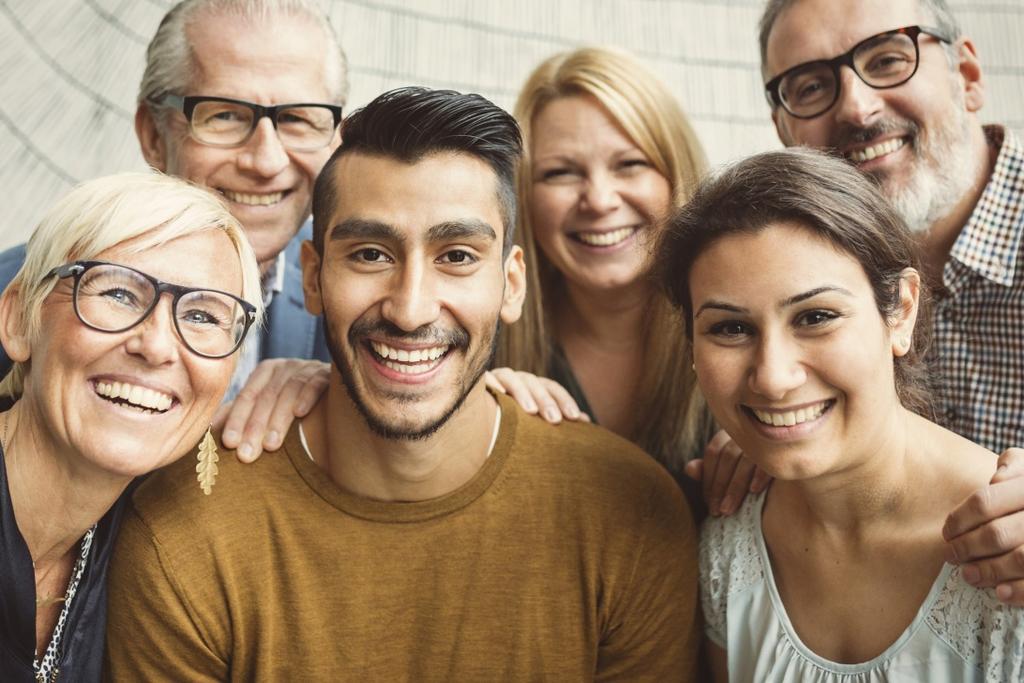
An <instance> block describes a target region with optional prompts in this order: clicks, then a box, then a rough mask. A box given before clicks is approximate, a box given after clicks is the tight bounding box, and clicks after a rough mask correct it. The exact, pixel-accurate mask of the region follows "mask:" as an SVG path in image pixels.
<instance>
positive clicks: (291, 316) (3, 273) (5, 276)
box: [0, 220, 331, 377]
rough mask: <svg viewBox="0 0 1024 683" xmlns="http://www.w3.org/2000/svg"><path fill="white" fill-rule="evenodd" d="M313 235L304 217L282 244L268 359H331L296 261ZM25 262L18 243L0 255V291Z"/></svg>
mask: <svg viewBox="0 0 1024 683" xmlns="http://www.w3.org/2000/svg"><path fill="white" fill-rule="evenodd" d="M312 237H313V224H312V221H311V220H307V221H306V223H305V224H304V225H303V226H302V229H301V230H299V232H298V234H296V235H295V237H293V238H292V241H291V242H289V243H288V246H287V247H285V261H286V263H287V265H286V266H285V271H284V287H283V289H282V291H280V292H278V293H277V294H276V295H275V296H274V300H273V301H271V302H270V308H269V309H268V310H267V320H266V323H265V325H264V327H263V329H262V334H263V344H262V349H263V354H262V357H263V359H267V358H314V359H316V360H322V361H324V362H330V360H331V356H330V353H329V352H328V351H327V342H326V339H325V338H324V331H323V321H322V319H321V318H319V317H314V316H312V315H310V314H309V313H307V312H306V307H305V304H304V303H303V294H302V264H300V263H299V248H300V246H301V245H302V242H303V241H304V240H307V239H312ZM24 261H25V245H24V244H19V245H18V246H16V247H12V248H11V249H8V250H7V251H5V252H3V253H2V254H0V291H2V290H3V289H4V288H6V287H7V285H8V283H10V281H11V280H13V279H14V276H15V275H16V274H17V272H18V269H19V268H21V264H22V263H23V262H24ZM11 365H12V363H11V359H10V358H9V357H8V356H7V352H6V351H4V350H2V349H0V377H3V376H4V375H6V374H7V372H8V371H9V370H10V369H11Z"/></svg>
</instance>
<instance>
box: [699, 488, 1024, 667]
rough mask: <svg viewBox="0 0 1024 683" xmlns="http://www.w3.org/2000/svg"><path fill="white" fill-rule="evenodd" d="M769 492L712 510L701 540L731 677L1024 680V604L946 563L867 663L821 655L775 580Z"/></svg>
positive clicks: (709, 621) (707, 590)
mask: <svg viewBox="0 0 1024 683" xmlns="http://www.w3.org/2000/svg"><path fill="white" fill-rule="evenodd" d="M764 500H765V496H764V494H761V495H757V496H754V495H750V496H747V499H746V501H745V502H744V504H743V507H742V508H740V510H739V512H737V513H736V514H735V515H733V516H732V517H709V518H708V520H707V521H706V522H705V523H704V527H703V530H702V532H701V541H700V587H701V602H702V604H703V607H704V618H705V632H706V634H707V636H708V638H710V639H711V640H712V641H713V642H714V643H716V644H717V645H719V646H721V647H723V648H724V649H725V650H726V653H727V655H728V660H729V680H730V681H732V682H734V683H735V682H741V681H758V682H759V683H760V682H761V681H766V682H768V681H785V682H786V683H789V682H790V681H802V682H804V683H832V682H834V683H883V682H885V683H903V682H906V683H919V682H920V681H929V682H930V683H943V682H946V681H1024V609H1022V608H1013V607H1007V606H1005V605H1003V604H1002V603H1000V602H999V601H998V600H997V599H996V597H995V594H994V592H993V591H992V590H981V589H977V588H974V587H972V586H971V585H970V584H968V583H967V582H966V581H964V580H963V578H962V577H961V576H960V570H959V569H958V568H954V567H953V566H951V565H948V564H947V565H945V566H944V567H943V569H942V571H941V572H940V573H939V576H938V578H937V579H936V580H935V583H934V584H933V586H932V589H931V591H930V592H929V593H928V597H927V598H926V599H925V601H924V603H923V604H922V605H921V608H920V609H919V610H918V613H917V616H916V617H915V618H914V621H913V623H911V624H910V626H909V627H907V630H906V631H904V632H903V634H902V635H901V636H900V637H899V639H897V640H896V642H894V643H893V644H892V645H890V646H889V648H888V649H887V650H886V651H885V652H883V653H882V654H880V655H878V656H877V657H875V658H874V659H872V660H871V661H868V662H864V663H862V664H839V663H836V662H831V661H828V660H827V659H824V658H822V657H819V656H818V655H816V654H815V653H814V652H812V651H811V650H810V649H808V648H807V646H806V645H804V644H803V643H802V642H801V641H800V637H799V636H798V635H797V634H796V631H795V630H794V629H793V626H792V624H791V623H790V621H789V616H788V615H787V614H786V609H785V607H784V606H783V604H782V599H781V598H780V597H779V593H778V591H777V589H776V586H775V579H774V578H773V576H772V569H771V564H770V563H769V561H768V551H767V548H766V547H765V544H764V536H763V535H762V533H761V508H762V506H763V504H764Z"/></svg>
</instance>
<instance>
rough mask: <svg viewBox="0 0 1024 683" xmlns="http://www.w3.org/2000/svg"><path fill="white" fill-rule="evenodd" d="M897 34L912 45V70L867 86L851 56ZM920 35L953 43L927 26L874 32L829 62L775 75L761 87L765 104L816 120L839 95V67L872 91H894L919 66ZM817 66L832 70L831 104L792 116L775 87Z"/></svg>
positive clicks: (794, 68)
mask: <svg viewBox="0 0 1024 683" xmlns="http://www.w3.org/2000/svg"><path fill="white" fill-rule="evenodd" d="M897 33H902V34H903V35H905V36H907V37H908V38H910V39H911V40H912V41H913V43H914V70H913V71H911V72H910V74H909V75H908V76H907V77H906V78H904V79H903V80H902V81H900V82H898V83H892V84H890V85H874V84H873V83H868V81H867V80H866V79H865V78H864V76H863V75H862V74H861V73H860V71H858V70H857V66H856V64H855V63H854V61H853V55H854V53H855V52H857V50H859V49H860V48H861V46H863V45H866V44H867V43H870V42H871V41H874V40H878V39H879V38H882V37H885V36H891V35H896V34H897ZM922 33H923V34H925V35H928V36H931V37H932V38H935V39H936V40H939V41H941V42H943V43H947V44H950V45H952V43H953V38H952V37H951V36H949V35H948V34H947V33H946V32H944V31H943V30H942V29H939V28H933V27H930V26H916V25H915V26H901V27H900V28H894V29H892V30H890V31H882V32H881V33H876V34H875V35H873V36H868V37H867V38H865V39H864V40H862V41H860V42H859V43H857V44H856V45H854V46H853V47H851V48H850V49H849V50H847V51H846V52H844V53H843V54H841V55H839V56H837V57H833V58H832V59H815V60H813V61H810V62H804V63H803V64H797V65H796V66H794V67H791V68H789V69H786V70H785V71H783V72H782V73H781V74H779V75H778V76H776V77H775V78H773V79H771V80H770V81H768V82H767V83H765V84H764V89H765V96H766V97H767V98H768V104H769V105H771V106H772V108H775V107H782V108H783V109H785V110H786V113H787V114H789V115H790V116H792V117H794V118H797V119H813V118H817V117H818V116H821V115H822V114H824V113H825V112H827V111H828V110H829V109H831V108H832V107H833V106H835V103H836V102H838V101H839V93H840V92H841V90H842V88H841V86H840V79H839V67H841V66H848V67H850V70H851V71H853V73H855V74H857V78H859V79H860V80H861V81H863V82H864V83H865V84H866V85H868V86H870V87H872V88H874V89H875V90H888V89H889V88H897V87H899V86H901V85H903V84H904V83H906V82H907V81H909V80H910V79H911V78H913V77H914V74H916V73H917V69H918V67H920V66H921V45H920V43H919V42H918V38H919V37H920V35H921V34H922ZM818 65H822V66H827V67H829V68H830V69H831V70H832V77H833V78H834V79H835V82H836V91H835V94H834V95H833V96H832V101H831V102H829V103H828V106H827V107H825V108H824V109H822V110H821V111H819V112H818V113H816V114H810V115H806V114H804V115H801V114H795V113H793V111H791V110H790V108H789V107H787V106H786V103H785V102H784V101H783V99H782V93H781V92H779V88H780V86H781V85H782V81H783V80H785V78H786V77H787V76H789V75H790V74H792V73H793V72H795V71H800V70H804V69H807V68H808V67H811V66H818Z"/></svg>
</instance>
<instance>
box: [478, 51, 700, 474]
mask: <svg viewBox="0 0 1024 683" xmlns="http://www.w3.org/2000/svg"><path fill="white" fill-rule="evenodd" d="M515 115H516V118H517V119H518V121H519V125H520V126H521V128H522V132H523V138H524V143H525V154H524V156H523V161H522V166H521V169H520V175H519V188H518V190H519V197H520V212H519V226H518V230H517V233H516V238H517V241H518V242H519V244H520V245H521V246H522V247H523V249H524V251H525V253H526V259H527V263H528V267H529V278H530V280H529V286H528V290H527V291H528V295H527V296H528V299H527V304H526V307H525V310H524V314H523V318H522V319H521V320H520V322H518V323H517V324H515V325H513V326H510V327H508V328H506V329H505V330H504V331H503V335H502V338H501V340H500V343H499V349H498V355H497V358H496V362H495V366H496V367H497V368H498V369H497V370H495V371H494V372H493V374H494V378H495V379H496V380H497V381H496V383H495V384H496V385H498V386H500V388H502V389H503V390H505V391H508V392H509V393H510V394H512V395H513V396H515V397H516V399H517V400H518V401H519V402H520V404H523V405H524V406H525V407H527V408H529V407H530V403H531V400H534V403H535V405H534V407H535V409H536V410H538V412H540V413H542V414H543V415H544V416H545V417H548V418H549V419H552V421H557V419H558V418H559V413H560V412H561V413H563V414H565V415H566V416H567V417H570V418H573V417H577V416H578V415H579V413H577V412H576V405H577V404H578V405H579V407H580V408H581V409H582V411H583V413H584V414H587V415H589V416H590V417H592V418H593V419H594V420H596V421H597V422H598V423H600V424H602V425H603V426H605V427H607V428H609V429H611V430H612V431H614V432H616V433H618V434H620V435H622V436H625V437H627V438H629V439H631V440H632V441H634V442H636V443H637V444H639V445H640V446H642V447H643V448H644V449H645V450H647V452H648V453H650V454H651V455H652V456H654V457H655V458H656V459H657V460H658V461H659V462H661V463H662V464H663V465H665V466H666V467H667V468H668V469H669V470H670V471H671V472H673V473H674V474H677V475H678V474H679V473H680V472H681V471H682V468H683V464H684V463H685V462H686V460H688V459H689V458H690V457H691V456H693V455H694V454H696V453H698V452H699V450H700V449H701V448H702V447H703V445H704V441H705V438H704V437H705V433H706V428H707V420H706V417H705V411H704V408H703V403H702V401H701V399H700V395H699V393H698V391H697V389H696V384H695V379H694V374H693V371H692V369H691V367H690V362H691V361H690V354H689V351H688V349H687V348H686V341H685V334H684V333H683V327H682V325H681V322H680V319H679V317H678V314H677V313H676V312H674V311H673V309H672V307H671V306H670V305H669V304H668V302H667V301H666V299H665V298H664V296H663V295H662V294H661V293H660V292H659V290H658V288H657V287H656V286H655V284H654V283H653V282H652V281H651V280H650V279H649V278H648V275H647V272H648V267H649V263H650V256H651V247H652V244H653V242H654V238H655V237H656V236H657V235H658V233H659V232H660V231H661V225H662V222H663V220H664V219H665V218H666V217H667V216H668V214H669V213H670V212H671V211H672V210H673V209H674V208H676V207H678V206H680V205H681V204H683V203H685V201H686V200H687V199H688V198H689V195H690V193H691V191H692V188H693V186H694V185H695V184H696V182H697V180H698V179H699V177H700V175H701V174H702V173H703V172H704V170H705V167H706V160H705V156H704V151H703V149H702V148H701V145H700V143H699V142H698V140H697V137H696V135H695V134H694V132H693V129H692V128H691V127H690V124H689V122H688V121H687V118H686V116H685V114H683V112H682V110H681V109H680V107H679V105H678V104H677V103H676V101H675V99H674V98H673V97H672V95H671V93H669V92H668V90H667V88H666V87H665V86H664V85H663V84H662V83H661V82H660V81H659V80H658V79H657V78H656V77H655V76H654V75H653V74H651V73H650V72H649V71H648V70H647V69H646V68H645V67H644V66H643V65H642V64H641V63H640V62H639V61H638V60H637V59H636V58H634V57H633V56H631V55H630V54H628V53H626V52H623V51H620V50H615V49H610V48H582V49H577V50H574V51H571V52H565V53H561V54H557V55H555V56H553V57H551V58H549V59H547V60H545V61H544V62H543V63H541V64H540V65H539V66H538V67H537V68H536V69H535V70H534V71H533V73H532V74H531V75H530V77H529V78H528V80H527V81H526V84H525V85H524V87H523V89H522V91H521V93H520V95H519V99H518V101H517V103H516V106H515ZM513 369H514V370H513ZM544 377H546V378H549V379H550V381H549V380H544V379H542V378H544ZM555 383H557V384H558V385H561V386H557V385H556V384H555ZM562 387H564V388H565V390H564V391H563V390H562ZM570 398H571V400H570ZM574 402H575V403H574ZM537 404H540V405H537Z"/></svg>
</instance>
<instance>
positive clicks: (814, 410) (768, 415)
mask: <svg viewBox="0 0 1024 683" xmlns="http://www.w3.org/2000/svg"><path fill="white" fill-rule="evenodd" d="M835 402H836V400H835V399H834V398H830V399H828V400H827V401H822V402H820V403H815V404H814V405H811V406H807V407H806V408H800V409H799V410H758V409H757V408H751V407H749V406H743V408H744V409H745V410H746V411H747V413H748V414H750V415H752V416H753V417H754V419H756V420H757V421H758V422H760V423H761V424H763V425H768V426H769V427H793V426H796V425H799V424H803V423H805V422H813V421H814V420H817V419H818V418H819V417H821V416H822V415H824V414H825V413H827V412H828V411H829V410H830V409H831V408H832V406H833V405H835Z"/></svg>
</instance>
